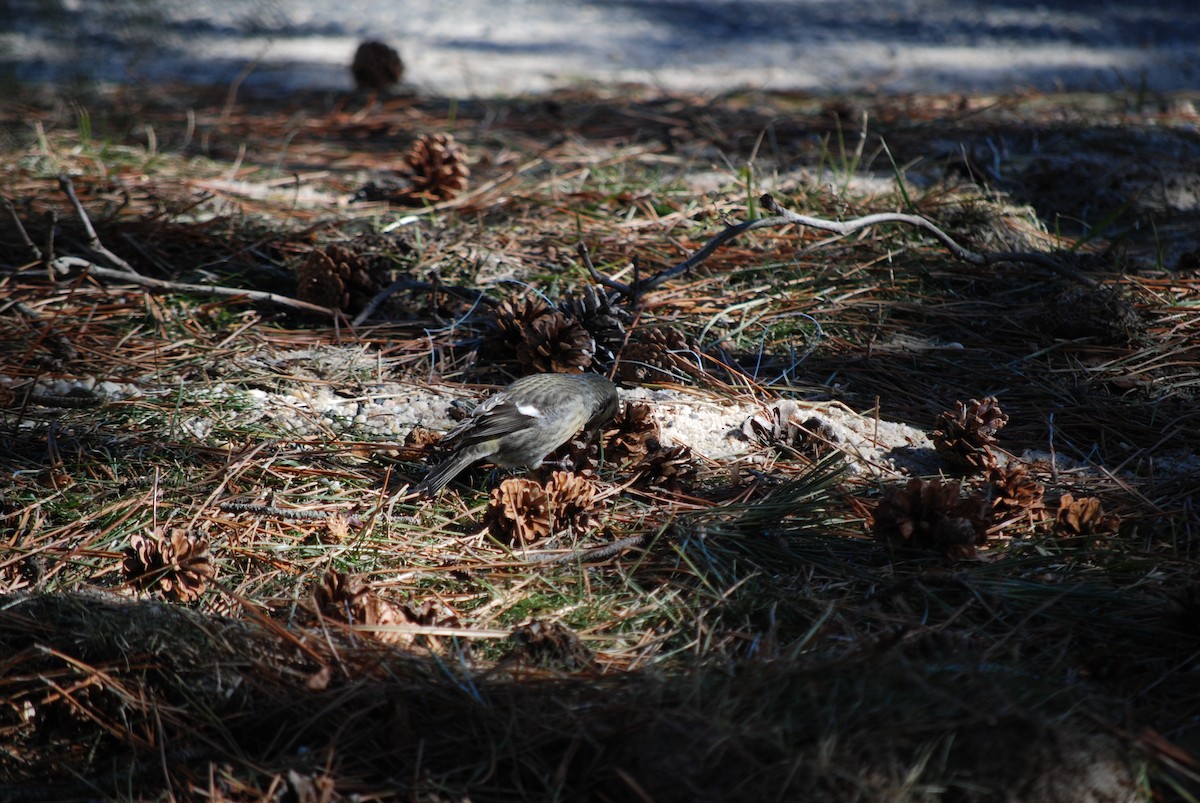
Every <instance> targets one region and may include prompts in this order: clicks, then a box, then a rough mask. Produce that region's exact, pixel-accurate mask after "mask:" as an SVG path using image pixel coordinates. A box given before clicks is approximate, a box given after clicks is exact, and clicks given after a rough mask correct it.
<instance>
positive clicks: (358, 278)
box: [296, 245, 387, 314]
mask: <svg viewBox="0 0 1200 803" xmlns="http://www.w3.org/2000/svg"><path fill="white" fill-rule="evenodd" d="M386 279H387V273H386V269H385V268H384V266H383V265H382V264H381V262H380V260H378V259H376V258H374V257H371V256H368V255H366V254H360V253H357V252H356V251H355V250H354V249H353V248H350V247H347V246H342V245H330V246H327V247H326V248H324V249H320V248H318V249H314V250H313V251H311V252H309V255H308V257H307V258H306V259H305V260H304V262H302V263H301V264H300V267H299V268H297V269H296V297H297V298H298V299H300V300H301V301H307V302H308V303H310V304H319V305H320V306H322V307H331V308H334V309H340V310H341V311H343V312H346V313H350V314H353V313H356V312H358V311H359V310H361V309H362V308H363V307H364V306H366V304H367V302H368V301H370V300H371V299H372V298H374V297H375V294H376V293H378V292H379V291H380V290H382V289H383V287H384V282H385V281H386Z"/></svg>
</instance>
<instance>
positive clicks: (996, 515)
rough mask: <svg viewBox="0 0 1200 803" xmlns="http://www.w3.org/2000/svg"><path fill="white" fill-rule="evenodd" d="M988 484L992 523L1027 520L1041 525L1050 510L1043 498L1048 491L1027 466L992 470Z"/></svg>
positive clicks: (1018, 465)
mask: <svg viewBox="0 0 1200 803" xmlns="http://www.w3.org/2000/svg"><path fill="white" fill-rule="evenodd" d="M988 485H989V486H990V491H991V500H992V501H991V508H992V521H994V522H1006V521H1011V520H1024V521H1026V522H1028V523H1029V524H1037V523H1038V522H1039V521H1041V520H1042V518H1043V516H1044V514H1045V509H1046V506H1045V504H1044V503H1043V501H1042V497H1043V495H1044V494H1045V492H1046V488H1045V486H1043V485H1042V484H1041V483H1040V482H1038V481H1037V480H1035V479H1034V478H1033V477H1031V476H1030V475H1029V470H1028V469H1026V468H1025V466H1023V465H1021V464H1019V463H1014V464H1013V465H1010V466H1006V467H1004V468H1001V467H999V466H994V467H992V468H991V469H989V470H988Z"/></svg>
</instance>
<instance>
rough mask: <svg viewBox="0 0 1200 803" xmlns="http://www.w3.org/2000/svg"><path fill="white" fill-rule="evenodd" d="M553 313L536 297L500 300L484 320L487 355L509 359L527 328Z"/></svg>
mask: <svg viewBox="0 0 1200 803" xmlns="http://www.w3.org/2000/svg"><path fill="white" fill-rule="evenodd" d="M553 312H554V310H552V309H551V308H550V306H549V305H547V304H546V302H545V301H542V299H541V298H539V297H537V296H533V297H531V298H524V299H516V298H508V299H505V300H504V301H501V302H500V303H499V304H497V305H496V306H495V307H493V308H492V311H491V319H490V320H488V321H487V326H488V331H487V333H486V335H485V337H484V341H483V347H484V350H485V351H486V352H487V353H488V354H492V355H495V356H498V357H502V358H509V359H511V358H512V355H513V354H515V353H516V351H517V348H518V347H519V346H520V345H521V344H522V343H524V342H525V333H526V332H527V331H528V330H529V328H530V327H531V326H533V324H534V323H535V322H537V321H539V320H541V319H542V318H544V317H546V316H548V315H550V314H551V313H553Z"/></svg>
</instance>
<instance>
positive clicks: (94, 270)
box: [52, 257, 343, 317]
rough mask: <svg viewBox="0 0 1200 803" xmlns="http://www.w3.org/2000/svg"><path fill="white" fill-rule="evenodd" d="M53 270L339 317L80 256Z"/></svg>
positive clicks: (272, 297) (259, 294) (62, 260)
mask: <svg viewBox="0 0 1200 803" xmlns="http://www.w3.org/2000/svg"><path fill="white" fill-rule="evenodd" d="M52 265H53V267H54V269H55V270H56V271H59V272H61V273H66V272H68V271H70V270H71V269H72V268H82V269H83V270H85V271H87V272H88V273H90V274H91V275H93V276H102V277H104V278H106V279H118V280H120V281H123V282H130V283H132V284H137V285H141V286H142V287H150V288H154V289H155V290H167V291H173V292H179V293H199V294H202V295H210V296H223V297H225V298H245V299H248V300H250V301H256V302H259V303H263V304H274V305H275V306H278V307H289V308H291V309H297V310H303V311H305V312H313V313H316V314H318V315H328V316H330V317H337V316H339V315H342V314H343V313H342V311H341V310H337V309H333V308H331V307H322V306H319V305H317V304H309V303H308V302H307V301H300V300H299V299H295V298H290V297H288V296H281V295H279V294H278V293H270V292H267V291H265V290H247V289H244V288H241V287H224V286H222V285H219V284H190V283H188V282H168V281H166V280H164V279H153V278H151V277H149V276H142V275H141V274H140V273H129V272H127V271H123V270H117V269H115V268H106V267H103V266H102V265H97V264H96V263H94V262H89V261H88V260H86V259H82V258H80V257H59V258H58V259H56V260H54V262H53V263H52Z"/></svg>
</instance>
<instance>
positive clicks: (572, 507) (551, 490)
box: [546, 471, 596, 532]
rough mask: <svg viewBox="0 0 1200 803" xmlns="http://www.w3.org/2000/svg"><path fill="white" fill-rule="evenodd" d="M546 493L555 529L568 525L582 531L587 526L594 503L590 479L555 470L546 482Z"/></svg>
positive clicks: (594, 498) (594, 492) (594, 497)
mask: <svg viewBox="0 0 1200 803" xmlns="http://www.w3.org/2000/svg"><path fill="white" fill-rule="evenodd" d="M546 495H547V496H548V497H549V498H550V515H551V518H552V520H553V521H554V525H555V529H558V528H561V527H565V526H569V527H571V528H573V529H574V530H575V531H576V532H582V531H584V530H586V529H587V528H588V527H589V525H590V524H591V515H592V511H593V510H594V509H595V504H596V486H595V485H594V484H593V483H592V482H591V481H590V480H588V479H587V478H585V477H580V476H578V475H575V474H568V473H567V472H565V471H556V472H554V474H552V475H551V477H550V481H549V482H548V483H546Z"/></svg>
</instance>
